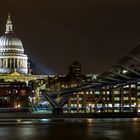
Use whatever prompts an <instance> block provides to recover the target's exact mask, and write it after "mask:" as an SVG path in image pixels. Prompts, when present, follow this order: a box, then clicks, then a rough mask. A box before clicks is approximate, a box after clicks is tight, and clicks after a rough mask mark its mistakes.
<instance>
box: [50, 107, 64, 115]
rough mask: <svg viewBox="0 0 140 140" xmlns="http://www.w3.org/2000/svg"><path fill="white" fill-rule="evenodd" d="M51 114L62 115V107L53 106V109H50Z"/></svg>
mask: <svg viewBox="0 0 140 140" xmlns="http://www.w3.org/2000/svg"><path fill="white" fill-rule="evenodd" d="M52 115H53V116H54V117H59V116H62V115H63V108H59V107H58V108H55V107H54V108H53V111H52Z"/></svg>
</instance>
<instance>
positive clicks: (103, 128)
mask: <svg viewBox="0 0 140 140" xmlns="http://www.w3.org/2000/svg"><path fill="white" fill-rule="evenodd" d="M139 134H140V118H133V119H129V118H127V119H125V118H118V119H114V118H110V119H79V118H78V119H4V120H0V140H18V139H20V140H28V139H29V140H32V139H34V140H39V139H40V140H55V139H56V140H58V139H61V140H73V139H78V140H125V139H127V140H132V139H134V140H137V139H140V135H139Z"/></svg>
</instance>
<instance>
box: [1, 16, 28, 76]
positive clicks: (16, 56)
mask: <svg viewBox="0 0 140 140" xmlns="http://www.w3.org/2000/svg"><path fill="white" fill-rule="evenodd" d="M15 70H16V71H17V72H18V73H21V74H27V73H28V57H27V55H26V54H24V48H23V45H22V42H21V40H20V39H19V38H18V37H17V36H16V34H15V33H14V31H13V25H12V21H11V17H10V14H9V15H8V19H7V23H6V31H5V34H4V35H3V36H1V37H0V73H4V74H5V73H12V72H14V71H15Z"/></svg>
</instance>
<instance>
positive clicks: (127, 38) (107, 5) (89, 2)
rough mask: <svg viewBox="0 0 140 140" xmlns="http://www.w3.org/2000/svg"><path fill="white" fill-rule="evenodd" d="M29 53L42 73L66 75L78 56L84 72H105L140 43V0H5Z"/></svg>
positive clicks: (0, 22) (1, 18) (0, 23)
mask: <svg viewBox="0 0 140 140" xmlns="http://www.w3.org/2000/svg"><path fill="white" fill-rule="evenodd" d="M8 11H10V12H11V16H12V21H13V25H14V31H15V33H16V34H17V36H18V37H19V38H20V39H21V40H22V42H23V45H24V49H25V53H26V54H27V55H28V57H29V58H30V59H31V60H32V61H33V62H35V63H36V65H37V67H38V68H39V70H40V71H42V72H44V73H46V74H47V73H50V72H52V73H56V74H64V73H67V72H68V66H69V65H70V64H71V63H72V62H73V61H75V60H78V61H79V62H80V63H81V64H82V73H84V74H85V73H101V72H103V71H105V70H107V69H109V68H110V67H111V66H112V65H114V64H115V63H117V62H118V61H119V60H120V59H121V57H123V56H124V55H125V54H126V53H127V52H128V51H130V50H131V49H133V48H134V47H136V46H137V44H139V43H140V1H139V0H137V1H136V0H7V1H6V0H3V1H1V2H0V34H1V35H3V33H4V31H5V23H6V20H7V14H8Z"/></svg>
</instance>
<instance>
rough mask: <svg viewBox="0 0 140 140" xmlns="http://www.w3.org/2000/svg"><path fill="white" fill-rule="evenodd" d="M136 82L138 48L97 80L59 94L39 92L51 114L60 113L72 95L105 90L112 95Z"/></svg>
mask: <svg viewBox="0 0 140 140" xmlns="http://www.w3.org/2000/svg"><path fill="white" fill-rule="evenodd" d="M138 82H140V46H137V47H136V48H134V49H133V50H132V51H130V52H129V53H128V54H127V55H125V56H124V57H123V58H122V59H121V60H120V61H119V62H118V63H117V64H116V65H114V66H112V67H111V68H110V69H109V70H108V71H105V72H103V73H102V74H100V75H99V76H98V77H97V79H95V80H93V81H90V82H86V83H83V84H81V85H79V86H77V87H73V88H69V89H65V90H63V91H60V92H53V93H52V92H47V91H45V90H41V93H42V95H43V96H44V97H45V98H46V99H47V100H48V101H49V102H50V104H51V105H52V107H53V112H54V113H55V112H59V113H61V111H62V107H63V106H64V104H65V103H66V101H67V100H68V99H69V97H70V96H71V95H72V94H73V93H77V92H81V91H101V90H103V89H107V90H108V91H109V92H110V94H112V91H113V90H114V89H116V88H119V87H123V86H125V85H129V84H133V83H138ZM139 96H140V95H137V98H139ZM58 97H59V99H58ZM130 100H131V99H130Z"/></svg>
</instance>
